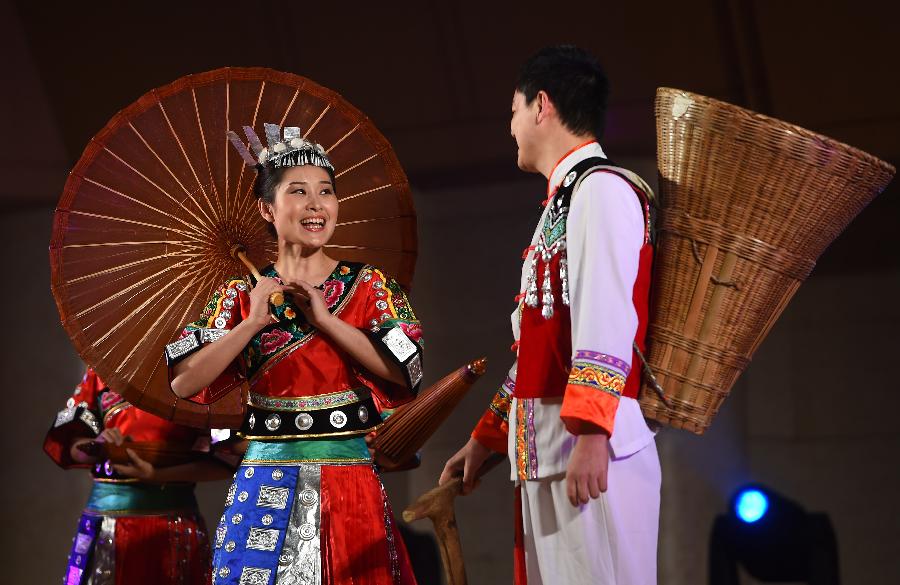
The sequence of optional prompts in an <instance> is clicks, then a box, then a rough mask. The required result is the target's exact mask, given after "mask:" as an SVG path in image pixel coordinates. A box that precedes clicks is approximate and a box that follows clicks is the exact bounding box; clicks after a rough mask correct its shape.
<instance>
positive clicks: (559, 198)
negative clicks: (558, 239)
mask: <svg viewBox="0 0 900 585" xmlns="http://www.w3.org/2000/svg"><path fill="white" fill-rule="evenodd" d="M599 166H609V167H615V166H618V165H616V163H614V162H612V161H611V160H609V159H608V158H603V157H602V156H592V157H590V158H586V159H584V160H583V161H581V162H579V163H577V164H576V165H575V166H573V167H572V168H571V169H570V170H569V172H568V173H566V175H565V177H564V178H563V182H562V183H560V186H559V190H557V192H556V197H554V198H553V203H552V205H553V208H552V209H551V210H550V213H560V212H562V210H563V209H566V210H567V209H568V207H569V204H570V202H571V200H572V195H573V193H574V192H575V186H576V185H578V184H579V183H580V182H581V180H582V179H583V178H584V177H585V176H587V175H589V174H590V173H591V172H595V171H603V172H605V173H612V174H614V175H616V176H617V177H620V178H622V179H624V180H625V181H626V182H627V183H628V184H629V185H631V186H632V188H633V189H636V190H637V191H640V192H641V193H643V192H644V189H643V188H642V187H641V186H640V185H637V184H635V182H634V181H632V180H631V179H630V178H628V176H627V175H625V174H623V173H620V172H617V171H616V170H615V169H597V168H596V167H599ZM591 169H594V170H593V171H592V170H591ZM644 196H645V197H646V198H647V203H648V206H649V213H650V217H649V220H650V243H651V244H654V245H655V244H656V206H655V205H654V204H653V201H652V200H651V199H650V196H649V194H647V193H644ZM644 209H645V208H644V202H643V201H641V214H642V215H643V214H644V213H645V211H644ZM644 219H645V220H646V219H648V218H647V217H646V216H645V217H644Z"/></svg>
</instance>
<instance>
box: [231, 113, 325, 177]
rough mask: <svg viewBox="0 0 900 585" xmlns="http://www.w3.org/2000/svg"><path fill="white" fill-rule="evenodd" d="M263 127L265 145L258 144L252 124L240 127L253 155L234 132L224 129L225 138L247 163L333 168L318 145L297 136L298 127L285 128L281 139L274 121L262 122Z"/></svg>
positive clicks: (276, 166)
mask: <svg viewBox="0 0 900 585" xmlns="http://www.w3.org/2000/svg"><path fill="white" fill-rule="evenodd" d="M264 127H265V129H266V141H267V142H268V143H269V146H267V147H264V146H263V145H262V142H260V140H259V137H258V136H257V135H256V132H254V131H253V128H252V127H250V126H244V134H246V135H247V140H248V141H249V142H250V144H249V147H250V149H252V151H253V154H254V155H255V156H253V155H251V154H250V152H249V150H248V148H247V146H246V145H244V144H243V143H242V142H241V139H240V138H239V137H238V135H237V134H236V133H234V132H232V131H229V132H228V140H230V141H231V144H233V145H234V147H235V149H236V150H237V151H238V153H239V154H240V155H241V158H243V159H244V162H245V163H247V164H248V165H249V166H256V165H257V164H261V165H265V164H271V165H273V166H274V167H275V168H283V167H298V166H304V165H312V166H316V167H320V168H323V169H329V170H331V171H334V165H332V164H331V161H330V160H328V155H327V154H326V152H325V149H324V148H322V145H321V144H316V143H314V142H309V141H307V140H305V139H304V138H303V137H302V136H301V133H300V128H298V127H296V126H287V127H285V128H284V137H283V138H282V130H281V127H280V126H278V125H277V124H264ZM251 161H252V162H251Z"/></svg>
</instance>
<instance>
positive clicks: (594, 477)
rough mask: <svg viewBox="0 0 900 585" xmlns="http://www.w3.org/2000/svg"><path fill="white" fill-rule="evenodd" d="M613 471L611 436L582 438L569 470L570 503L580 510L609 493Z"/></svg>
mask: <svg viewBox="0 0 900 585" xmlns="http://www.w3.org/2000/svg"><path fill="white" fill-rule="evenodd" d="M608 468H609V437H608V436H607V435H606V433H596V434H587V435H579V436H578V438H577V439H576V442H575V449H574V450H573V451H572V457H571V458H570V459H569V466H568V468H567V469H566V493H567V494H568V496H569V503H571V504H572V505H573V506H575V507H578V506H580V505H582V504H587V503H588V501H590V498H594V499H597V498H599V497H600V493H601V492H605V491H606V471H607V469H608Z"/></svg>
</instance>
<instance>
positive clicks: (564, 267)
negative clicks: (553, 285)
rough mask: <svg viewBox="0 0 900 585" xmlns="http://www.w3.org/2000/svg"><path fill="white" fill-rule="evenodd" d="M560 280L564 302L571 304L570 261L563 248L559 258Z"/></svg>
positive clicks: (566, 304) (567, 304)
mask: <svg viewBox="0 0 900 585" xmlns="http://www.w3.org/2000/svg"><path fill="white" fill-rule="evenodd" d="M559 280H560V281H561V282H562V304H563V305H565V306H567V307H568V306H569V263H568V262H567V261H566V251H565V250H563V252H562V256H561V257H560V259H559Z"/></svg>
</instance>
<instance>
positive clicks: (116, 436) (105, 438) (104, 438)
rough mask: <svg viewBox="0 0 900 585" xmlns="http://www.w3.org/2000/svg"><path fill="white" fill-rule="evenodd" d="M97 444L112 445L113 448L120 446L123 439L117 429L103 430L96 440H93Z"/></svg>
mask: <svg viewBox="0 0 900 585" xmlns="http://www.w3.org/2000/svg"><path fill="white" fill-rule="evenodd" d="M95 440H96V441H97V442H98V443H112V444H113V445H115V446H117V447H118V446H119V445H121V444H122V443H123V442H125V437H124V436H122V433H121V431H119V429H115V428H112V429H103V432H101V433H100V434H99V435H97V438H96V439H95Z"/></svg>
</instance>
